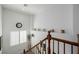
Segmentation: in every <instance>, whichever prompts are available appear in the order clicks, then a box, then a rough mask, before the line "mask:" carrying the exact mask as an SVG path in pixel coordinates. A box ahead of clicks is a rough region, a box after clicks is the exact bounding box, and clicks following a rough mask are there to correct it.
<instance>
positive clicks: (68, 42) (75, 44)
mask: <svg viewBox="0 0 79 59" xmlns="http://www.w3.org/2000/svg"><path fill="white" fill-rule="evenodd" d="M52 39H53V40H56V41H59V42H63V43H66V44H70V45H74V46H79V43H77V42H72V41H68V40H64V39H59V38H54V37H52Z"/></svg>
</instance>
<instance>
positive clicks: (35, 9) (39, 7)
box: [2, 4, 48, 14]
mask: <svg viewBox="0 0 79 59" xmlns="http://www.w3.org/2000/svg"><path fill="white" fill-rule="evenodd" d="M2 6H3V7H4V8H8V9H12V10H16V11H21V12H26V13H32V14H37V13H40V12H43V11H44V10H45V8H46V6H48V5H46V4H28V5H27V6H26V7H24V4H3V5H2Z"/></svg>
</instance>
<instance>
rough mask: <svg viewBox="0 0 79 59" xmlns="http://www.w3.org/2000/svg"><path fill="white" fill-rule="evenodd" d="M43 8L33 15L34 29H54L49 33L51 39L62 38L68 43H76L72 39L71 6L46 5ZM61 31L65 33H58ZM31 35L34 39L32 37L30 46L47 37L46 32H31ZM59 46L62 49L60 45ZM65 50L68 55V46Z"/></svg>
mask: <svg viewBox="0 0 79 59" xmlns="http://www.w3.org/2000/svg"><path fill="white" fill-rule="evenodd" d="M44 8H45V9H44V10H43V11H42V12H40V14H37V15H35V18H34V28H36V29H38V28H40V29H43V28H45V29H47V30H50V29H54V30H55V32H54V33H51V34H52V37H58V38H64V39H65V40H70V41H77V40H76V39H75V38H74V31H73V5H71V4H70V5H68V4H67V5H63V4H62V5H46V7H44ZM39 10H40V9H39ZM61 29H64V30H65V31H66V33H64V34H62V33H60V30H61ZM32 33H34V35H35V37H32V46H33V45H35V44H36V43H37V42H39V41H40V40H42V39H44V38H45V37H46V35H47V33H46V32H41V31H32ZM55 45H56V44H55ZM60 46H61V49H62V45H60ZM66 48H67V49H66V53H70V46H68V45H67V47H66ZM56 49H57V47H56V48H55V50H56ZM61 49H60V50H61ZM61 51H63V50H61ZM75 53H76V52H75Z"/></svg>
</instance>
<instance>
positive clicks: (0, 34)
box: [0, 5, 2, 36]
mask: <svg viewBox="0 0 79 59" xmlns="http://www.w3.org/2000/svg"><path fill="white" fill-rule="evenodd" d="M0 36H2V7H1V5H0Z"/></svg>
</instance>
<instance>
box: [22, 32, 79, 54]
mask: <svg viewBox="0 0 79 59" xmlns="http://www.w3.org/2000/svg"><path fill="white" fill-rule="evenodd" d="M50 33H51V31H48V35H47V37H46V38H45V39H43V40H42V41H40V42H38V43H37V44H36V45H34V46H33V47H32V48H30V49H28V50H27V51H25V49H24V51H23V52H24V53H28V52H29V51H32V49H33V48H35V47H36V48H37V49H38V52H39V53H41V51H40V50H39V48H38V47H37V46H38V45H39V44H40V46H42V43H43V42H44V41H45V40H46V39H47V40H48V47H47V48H48V50H47V51H48V54H51V46H50V45H51V39H52V40H53V53H54V41H58V53H59V42H62V43H64V54H65V44H70V45H71V53H73V46H77V47H78V49H79V43H78V42H72V41H69V40H64V39H60V38H55V37H51V34H50ZM78 53H79V52H78Z"/></svg>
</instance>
